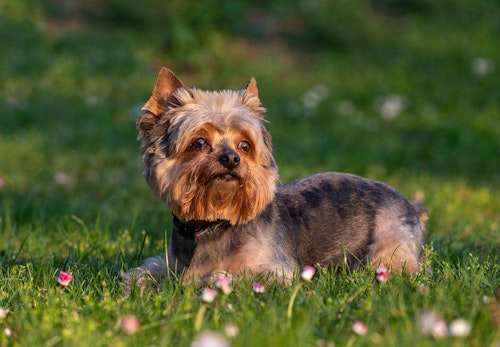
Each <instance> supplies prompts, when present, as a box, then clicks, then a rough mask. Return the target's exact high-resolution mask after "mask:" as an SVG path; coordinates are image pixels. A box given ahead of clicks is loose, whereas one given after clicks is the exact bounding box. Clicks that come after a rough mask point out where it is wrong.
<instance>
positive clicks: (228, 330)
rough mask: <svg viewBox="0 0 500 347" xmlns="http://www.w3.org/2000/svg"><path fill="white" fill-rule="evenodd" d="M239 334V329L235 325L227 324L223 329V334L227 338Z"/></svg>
mask: <svg viewBox="0 0 500 347" xmlns="http://www.w3.org/2000/svg"><path fill="white" fill-rule="evenodd" d="M239 332H240V328H238V326H237V325H236V324H233V323H229V324H226V326H225V327H224V333H225V334H226V336H227V337H235V336H236V335H238V334H239Z"/></svg>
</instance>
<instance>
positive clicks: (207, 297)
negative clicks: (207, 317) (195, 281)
mask: <svg viewBox="0 0 500 347" xmlns="http://www.w3.org/2000/svg"><path fill="white" fill-rule="evenodd" d="M216 297H217V291H215V290H213V289H212V288H204V289H203V290H202V291H201V301H203V302H204V303H206V304H210V303H212V302H213V301H214V300H215V298H216Z"/></svg>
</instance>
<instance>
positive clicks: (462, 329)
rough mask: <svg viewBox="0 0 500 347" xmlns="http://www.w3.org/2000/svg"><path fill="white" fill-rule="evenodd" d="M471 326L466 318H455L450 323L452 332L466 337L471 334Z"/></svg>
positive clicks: (454, 334)
mask: <svg viewBox="0 0 500 347" xmlns="http://www.w3.org/2000/svg"><path fill="white" fill-rule="evenodd" d="M470 331H471V326H470V323H469V322H468V321H466V320H465V319H462V318H459V319H455V320H454V321H453V322H451V324H450V334H451V335H453V336H456V337H465V336H468V335H469V334H470Z"/></svg>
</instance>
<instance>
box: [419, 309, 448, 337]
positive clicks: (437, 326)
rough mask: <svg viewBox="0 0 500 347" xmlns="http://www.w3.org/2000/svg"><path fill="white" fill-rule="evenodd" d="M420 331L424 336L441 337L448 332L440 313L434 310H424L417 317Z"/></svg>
mask: <svg viewBox="0 0 500 347" xmlns="http://www.w3.org/2000/svg"><path fill="white" fill-rule="evenodd" d="M418 324H419V326H420V332H421V333H422V334H423V335H425V336H432V337H434V338H435V339H441V338H443V337H445V336H446V335H447V334H448V327H447V325H446V322H445V321H444V320H443V318H442V317H441V315H440V314H439V313H437V312H436V311H432V310H431V311H425V312H423V313H421V314H420V315H419V317H418Z"/></svg>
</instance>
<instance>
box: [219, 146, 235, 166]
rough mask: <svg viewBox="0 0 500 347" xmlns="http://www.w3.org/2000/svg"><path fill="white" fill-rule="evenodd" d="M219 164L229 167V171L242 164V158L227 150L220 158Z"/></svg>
mask: <svg viewBox="0 0 500 347" xmlns="http://www.w3.org/2000/svg"><path fill="white" fill-rule="evenodd" d="M219 163H221V164H222V165H224V166H225V167H227V168H228V169H234V168H235V167H237V166H238V165H239V164H240V156H239V155H238V154H236V152H234V151H232V150H230V149H226V150H224V152H222V154H221V155H220V156H219Z"/></svg>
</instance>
